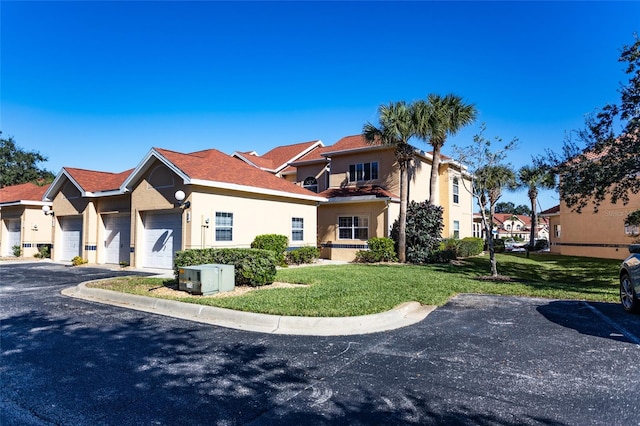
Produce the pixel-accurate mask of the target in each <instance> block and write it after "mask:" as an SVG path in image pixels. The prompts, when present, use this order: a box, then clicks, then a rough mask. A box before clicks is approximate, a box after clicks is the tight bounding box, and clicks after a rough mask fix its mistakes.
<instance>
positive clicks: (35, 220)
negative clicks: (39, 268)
mask: <svg viewBox="0 0 640 426" xmlns="http://www.w3.org/2000/svg"><path fill="white" fill-rule="evenodd" d="M48 188H49V185H46V186H38V185H36V184H33V183H24V184H20V185H13V186H7V187H4V188H0V256H3V257H12V256H14V254H15V253H14V247H18V248H19V251H20V254H21V256H23V257H33V256H34V255H35V254H37V253H38V251H39V248H40V246H42V245H48V246H50V245H51V242H52V238H53V234H52V218H51V216H45V215H44V214H43V213H42V207H43V206H51V203H50V202H46V201H42V197H43V195H44V193H45V192H46V191H47V189H48Z"/></svg>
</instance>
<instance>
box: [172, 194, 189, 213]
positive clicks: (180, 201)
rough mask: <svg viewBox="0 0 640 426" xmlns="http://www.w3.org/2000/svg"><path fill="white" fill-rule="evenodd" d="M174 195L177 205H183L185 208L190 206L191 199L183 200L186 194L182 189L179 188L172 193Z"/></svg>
mask: <svg viewBox="0 0 640 426" xmlns="http://www.w3.org/2000/svg"><path fill="white" fill-rule="evenodd" d="M174 197H176V201H177V202H178V207H184V208H185V209H188V208H189V207H191V201H184V199H185V198H186V194H185V193H184V191H183V190H181V189H179V190H177V191H176V193H175V194H174Z"/></svg>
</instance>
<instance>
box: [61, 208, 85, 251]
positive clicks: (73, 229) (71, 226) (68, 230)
mask: <svg viewBox="0 0 640 426" xmlns="http://www.w3.org/2000/svg"><path fill="white" fill-rule="evenodd" d="M60 228H61V229H62V254H61V255H60V259H61V260H63V261H70V260H71V259H73V258H74V257H76V256H82V217H65V218H61V219H60Z"/></svg>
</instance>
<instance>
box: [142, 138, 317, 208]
mask: <svg viewBox="0 0 640 426" xmlns="http://www.w3.org/2000/svg"><path fill="white" fill-rule="evenodd" d="M154 150H155V151H156V152H157V153H158V154H160V155H161V156H162V157H164V158H165V159H166V160H167V161H169V162H171V163H172V164H173V165H175V166H176V167H177V168H179V169H180V170H181V171H182V172H183V173H184V174H185V175H186V176H188V177H189V178H191V179H196V180H205V181H211V182H221V183H228V184H233V185H241V186H247V187H253V188H261V189H267V190H272V191H281V192H288V193H291V194H298V195H304V196H314V197H317V194H315V193H313V192H311V191H309V190H307V189H304V188H302V187H301V186H298V185H296V184H294V183H292V182H289V181H287V180H286V179H283V178H279V177H276V176H274V175H273V174H271V173H268V172H265V171H263V170H260V169H257V168H255V167H253V166H251V165H249V164H247V163H245V162H244V161H242V160H240V159H238V158H235V157H232V156H230V155H227V154H225V153H223V152H221V151H218V150H216V149H209V150H206V151H199V152H194V153H191V154H183V153H180V152H175V151H169V150H166V149H161V148H154Z"/></svg>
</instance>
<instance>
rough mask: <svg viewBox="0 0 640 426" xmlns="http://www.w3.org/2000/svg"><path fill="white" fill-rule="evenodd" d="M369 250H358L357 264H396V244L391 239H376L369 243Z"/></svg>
mask: <svg viewBox="0 0 640 426" xmlns="http://www.w3.org/2000/svg"><path fill="white" fill-rule="evenodd" d="M367 245H368V246H369V250H358V251H357V252H356V259H355V262H357V263H376V262H395V261H397V260H398V258H397V257H396V250H395V248H394V245H395V243H394V242H393V240H392V239H391V238H383V237H375V238H370V239H369V240H368V241H367Z"/></svg>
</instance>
